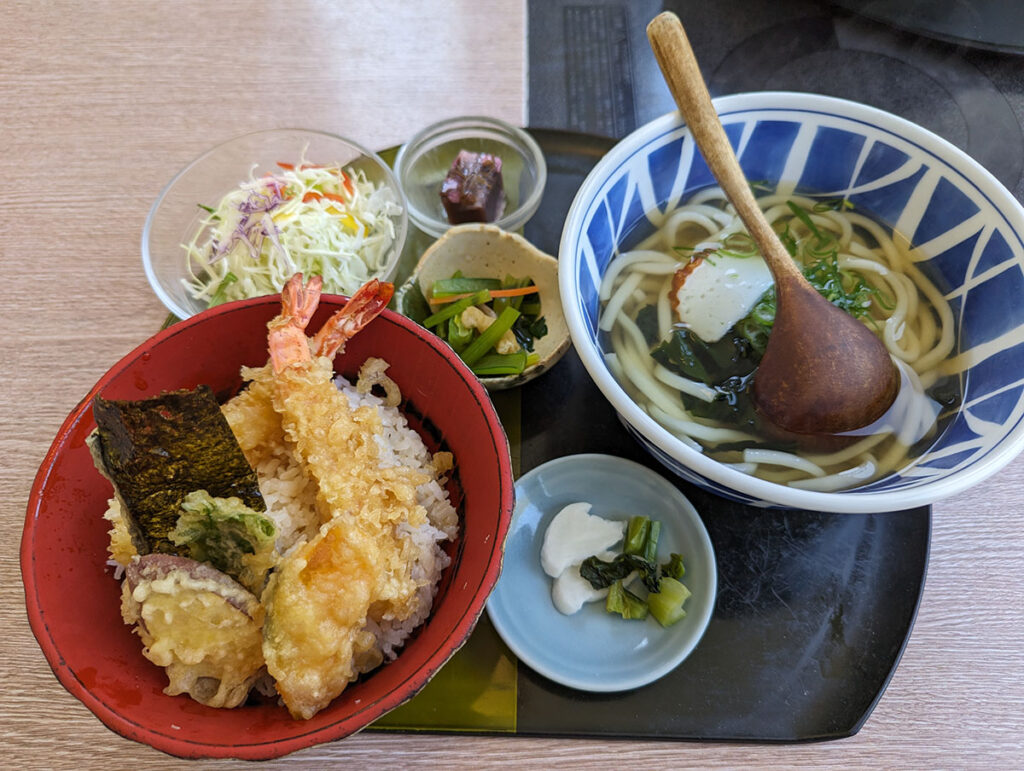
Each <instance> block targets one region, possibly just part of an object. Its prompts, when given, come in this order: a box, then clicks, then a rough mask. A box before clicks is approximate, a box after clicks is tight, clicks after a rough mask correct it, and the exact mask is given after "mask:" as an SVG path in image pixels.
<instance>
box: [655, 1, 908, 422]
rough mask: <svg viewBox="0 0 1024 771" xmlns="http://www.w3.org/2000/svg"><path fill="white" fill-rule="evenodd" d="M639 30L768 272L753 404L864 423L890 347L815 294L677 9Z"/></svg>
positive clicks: (796, 417)
mask: <svg viewBox="0 0 1024 771" xmlns="http://www.w3.org/2000/svg"><path fill="white" fill-rule="evenodd" d="M647 37H648V39H649V40H650V42H651V48H652V49H654V56H655V58H656V59H657V60H658V65H659V66H660V67H661V72H662V74H663V75H664V76H665V81H666V83H668V87H669V90H670V91H671V92H672V96H673V97H674V98H675V100H676V104H677V105H678V106H679V110H680V112H682V114H683V119H684V120H685V121H686V124H687V126H689V128H690V131H691V132H692V134H693V138H694V139H695V140H696V142H697V147H699V148H700V152H701V154H702V155H703V156H704V160H705V161H706V162H707V164H708V167H709V168H710V169H711V172H712V173H713V174H714V175H715V179H717V180H718V184H719V185H721V187H722V189H723V190H724V191H725V194H726V196H728V198H729V200H730V201H731V202H732V204H733V206H735V207H736V212H737V213H738V214H739V216H740V219H741V220H743V224H744V225H746V227H747V230H748V231H749V233H750V235H751V237H752V238H753V239H754V241H755V243H757V245H758V247H759V248H760V250H761V254H762V255H763V256H764V260H765V262H766V263H767V265H768V268H769V269H770V270H771V273H772V277H773V278H774V279H775V292H776V303H777V304H776V313H775V324H774V326H773V328H772V333H771V336H770V337H769V340H768V347H767V349H766V350H765V352H764V357H763V358H762V359H761V364H760V366H759V367H758V369H757V372H756V373H755V375H754V386H753V397H754V404H755V406H756V407H757V409H758V411H759V412H760V413H761V414H762V415H763V416H764V417H765V418H767V419H768V420H769V421H771V422H772V423H774V424H775V425H776V426H778V427H780V428H782V429H784V430H786V431H791V432H794V433H798V434H836V433H842V432H845V431H853V430H855V429H858V428H863V427H864V426H867V425H869V424H871V423H873V422H874V421H875V420H877V419H878V418H880V417H881V416H882V415H883V414H884V413H885V411H886V410H887V409H888V408H889V406H890V405H891V404H892V403H893V401H894V400H895V398H896V394H897V392H898V391H899V386H900V378H899V373H898V372H897V370H896V367H895V365H894V364H893V361H892V358H891V357H890V355H889V352H888V351H887V350H886V348H885V346H884V345H883V344H882V342H881V341H880V340H879V339H878V338H877V337H876V336H875V335H874V334H873V333H872V332H871V330H869V329H868V328H867V327H865V326H864V325H863V324H862V323H861V322H859V321H857V320H856V319H855V318H853V317H852V316H850V315H849V314H847V313H846V312H845V311H843V310H841V309H839V308H837V307H836V306H834V305H832V303H830V302H828V300H826V299H825V298H824V297H822V296H821V295H820V294H818V292H817V291H816V290H815V289H814V287H812V286H811V285H810V284H809V283H808V282H807V279H806V278H804V276H803V274H802V273H801V272H800V269H799V268H798V267H797V265H796V263H795V262H793V259H792V258H791V257H790V255H789V252H787V251H786V247H784V246H783V245H782V242H781V241H780V240H779V238H778V236H777V235H776V233H775V231H774V230H773V229H772V226H771V225H770V224H769V223H768V221H767V220H766V219H765V217H764V215H763V213H762V212H761V209H760V207H759V206H758V205H757V202H756V201H755V200H754V195H753V193H752V192H751V191H750V186H749V184H748V183H747V180H746V178H745V177H744V176H743V171H742V169H741V168H740V164H739V161H738V160H737V159H736V156H735V154H734V153H733V151H732V146H731V145H730V144H729V139H728V137H726V135H725V129H723V128H722V123H721V121H720V120H719V119H718V113H717V112H716V111H715V108H714V105H712V104H711V95H710V94H709V93H708V89H707V86H706V85H705V83H704V79H703V78H702V77H701V74H700V67H699V66H698V65H697V59H696V57H695V56H694V54H693V49H692V48H691V47H690V41H689V40H688V39H687V37H686V32H685V31H684V30H683V25H682V23H681V22H680V21H679V18H678V17H677V16H676V15H675V14H674V13H671V12H669V11H666V12H664V13H661V14H659V15H658V16H656V17H655V18H654V20H653V21H651V23H650V24H648V25H647Z"/></svg>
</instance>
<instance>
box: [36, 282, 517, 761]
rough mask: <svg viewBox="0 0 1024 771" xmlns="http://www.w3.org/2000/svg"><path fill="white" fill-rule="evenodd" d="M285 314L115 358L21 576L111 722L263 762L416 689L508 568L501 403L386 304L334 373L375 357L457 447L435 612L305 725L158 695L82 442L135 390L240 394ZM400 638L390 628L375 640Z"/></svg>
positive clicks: (266, 709) (222, 317)
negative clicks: (109, 408) (103, 410)
mask: <svg viewBox="0 0 1024 771" xmlns="http://www.w3.org/2000/svg"><path fill="white" fill-rule="evenodd" d="M342 304H343V300H342V298H338V297H334V296H330V295H325V296H324V297H323V299H322V301H321V303H320V308H319V310H318V311H317V314H316V316H315V317H314V318H313V320H312V322H311V325H310V327H311V328H312V329H317V328H319V326H320V325H321V324H322V323H323V322H324V321H325V320H326V318H327V317H328V316H329V315H330V314H331V313H333V312H334V311H336V310H337V309H338V308H339V307H341V305H342ZM279 309H280V301H279V299H278V298H276V297H266V298H257V299H253V300H246V301H242V302H239V303H232V304H229V305H225V306H220V307H218V308H215V309H211V310H208V311H204V312H202V313H200V314H198V315H197V316H195V317H193V318H191V319H188V320H187V321H184V322H181V323H179V324H176V325H174V326H172V327H170V328H168V329H166V330H164V331H162V332H160V333H159V334H157V335H156V336H155V337H153V338H152V339H151V340H149V341H147V342H146V343H144V344H143V345H141V346H140V347H139V348H137V349H136V350H135V351H133V352H132V353H130V354H129V355H128V356H126V357H125V358H124V359H122V360H121V361H120V362H119V363H118V364H117V365H115V366H114V367H113V368H112V369H111V370H110V371H109V372H108V373H107V374H106V375H105V376H104V377H103V378H102V379H101V380H100V381H99V382H98V383H97V384H96V386H95V387H94V388H93V389H92V390H91V391H90V393H89V394H88V395H87V396H86V397H85V398H84V399H83V401H82V402H81V403H80V404H79V405H78V407H76V409H75V410H74V411H73V412H72V413H71V415H69V417H68V418H67V420H66V421H65V423H64V425H63V426H62V427H61V429H60V432H59V433H58V435H57V438H56V439H55V441H54V443H53V446H52V447H51V448H50V451H49V452H48V454H47V456H46V458H45V460H44V463H43V465H42V467H41V468H40V471H39V474H38V476H37V478H36V481H35V484H34V486H33V489H32V494H31V497H30V500H29V506H28V514H27V518H26V524H25V530H24V535H23V539H22V550H21V559H22V573H23V577H24V583H25V590H26V607H27V609H28V613H29V620H30V623H31V625H32V628H33V631H34V633H35V635H36V637H37V639H38V641H39V643H40V646H41V647H42V649H43V651H44V653H45V655H46V657H47V660H48V661H49V663H50V665H51V667H52V668H53V670H54V672H55V674H56V675H57V677H58V679H59V680H60V681H61V683H62V684H63V685H64V686H65V687H66V688H67V689H68V690H69V691H70V692H71V693H72V694H73V695H74V696H76V697H77V698H79V699H80V700H81V701H82V702H83V703H84V704H85V705H86V706H87V707H88V708H89V709H90V710H92V711H93V712H94V713H95V714H96V715H97V717H99V718H100V719H101V720H102V721H103V722H104V723H105V724H106V725H108V726H109V727H110V728H112V729H113V730H115V731H117V732H118V733H120V734H122V735H124V736H126V737H128V738H131V739H134V740H136V741H140V742H143V743H146V744H149V745H151V746H154V747H156V748H157V749H160V750H163V751H164V752H168V753H171V754H174V755H179V756H183V757H238V758H247V759H263V758H270V757H275V756H279V755H283V754H286V753H288V752H292V751H294V750H297V749H300V748H303V747H307V746H311V745H313V744H317V743H320V742H323V741H331V740H335V739H339V738H342V737H344V736H346V735H348V734H350V733H352V732H354V731H357V730H359V729H361V728H363V727H365V726H366V725H368V724H370V723H371V722H373V721H374V720H375V719H376V718H378V717H380V716H381V715H383V714H384V713H386V712H387V711H389V710H391V709H393V708H394V707H396V706H398V705H400V704H401V703H403V702H404V701H406V700H408V699H409V698H411V697H412V696H413V695H414V694H415V693H416V692H418V691H419V689H420V688H422V687H423V686H424V685H425V684H426V683H427V681H428V680H429V679H430V677H431V676H432V675H433V674H434V673H435V672H436V671H437V670H438V669H439V668H440V667H441V666H442V665H443V664H444V663H445V661H447V660H448V658H449V657H450V656H451V655H452V654H454V653H455V651H457V650H458V648H459V647H461V645H462V644H463V643H464V642H465V640H466V639H467V638H468V636H469V634H470V632H471V631H472V629H473V627H474V625H475V623H476V621H477V619H478V618H479V615H480V613H481V611H482V609H483V605H484V601H485V600H486V597H487V595H488V594H489V592H490V590H491V588H492V587H493V584H494V582H495V581H496V580H497V577H498V573H499V572H500V568H501V557H502V549H503V546H504V540H505V535H506V532H507V528H508V525H509V521H510V518H511V512H512V504H513V485H512V472H511V461H510V456H509V449H508V443H507V439H506V437H505V435H504V431H503V429H502V427H501V424H500V422H499V421H498V418H497V415H496V413H495V412H494V408H493V406H492V404H491V402H490V400H489V398H488V397H487V394H486V391H485V390H484V388H483V386H482V385H480V383H479V381H478V380H477V379H476V378H475V377H473V375H472V374H471V373H470V372H469V370H468V369H466V368H465V367H464V366H463V365H462V364H461V362H459V361H458V359H457V357H456V356H455V355H454V354H453V353H452V352H451V351H450V349H448V347H447V346H446V345H445V344H444V343H442V342H440V341H439V340H437V338H435V337H434V336H433V335H431V334H429V333H427V332H425V331H424V330H422V329H421V328H420V327H418V326H417V325H415V324H414V323H412V322H410V321H408V320H406V319H404V318H403V317H401V316H399V315H397V314H393V313H391V312H388V311H385V312H384V314H382V315H381V316H380V317H378V318H377V319H375V320H374V321H373V322H371V323H370V324H369V325H368V326H367V327H366V328H365V329H363V330H362V331H361V332H360V333H359V334H358V335H356V336H355V337H354V338H352V340H351V341H349V343H348V345H347V349H346V352H345V353H344V354H341V355H339V356H338V357H337V360H336V362H335V369H336V370H337V371H338V372H339V373H341V374H343V375H345V376H347V377H349V378H352V377H354V375H355V374H356V369H357V368H358V366H359V365H360V364H361V363H362V362H363V360H365V359H366V358H367V357H368V356H378V357H381V358H384V359H385V360H387V361H388V362H389V363H390V365H391V366H390V368H389V369H388V372H387V374H388V375H389V376H390V377H391V378H392V379H393V380H394V381H395V382H396V383H397V384H398V385H399V386H400V388H401V389H402V396H403V402H402V404H401V405H400V407H401V413H402V415H404V417H405V418H406V419H407V420H408V422H409V426H410V427H411V428H412V429H414V430H415V431H416V433H417V434H419V435H420V436H421V437H422V438H423V441H424V444H425V446H426V448H427V449H428V450H429V451H430V452H436V451H438V450H448V451H451V452H452V453H453V455H454V457H455V468H454V470H453V471H452V473H451V475H450V480H449V482H448V484H447V486H446V487H447V492H448V494H449V497H450V499H451V503H452V504H453V505H454V507H455V509H456V511H457V512H458V517H459V522H458V526H459V528H460V534H459V536H458V539H457V540H456V541H455V543H454V544H446V548H445V550H444V553H443V554H442V555H441V559H440V563H445V562H447V561H449V560H450V561H451V564H450V565H449V566H448V567H445V568H443V573H442V575H441V581H440V586H439V589H438V592H437V597H436V599H435V601H434V602H433V606H432V609H431V610H430V612H429V617H428V618H427V620H426V622H425V623H424V624H423V625H422V626H420V627H419V628H418V629H417V630H415V631H414V632H413V634H412V636H411V637H410V639H409V640H408V641H407V642H406V644H405V645H404V647H402V648H401V649H400V651H399V653H398V657H397V658H396V659H395V660H394V661H393V662H391V663H386V664H384V665H383V666H381V667H380V668H378V669H376V670H375V671H373V672H372V673H371V674H369V675H367V676H364V677H363V678H361V679H360V680H358V681H356V682H354V683H352V684H351V685H350V686H349V687H348V688H346V689H345V690H344V691H343V693H342V694H341V696H339V697H338V698H337V699H335V700H334V701H333V702H332V703H331V704H330V705H329V706H328V707H327V708H325V709H323V710H322V711H321V712H319V713H317V714H316V715H315V716H314V717H313V718H311V719H310V720H307V721H301V720H295V719H292V718H291V717H290V716H289V714H288V711H287V710H286V709H285V708H284V707H282V706H278V705H276V704H274V703H271V702H268V703H266V704H260V705H258V706H242V707H238V708H235V709H212V708H209V707H205V706H203V705H201V704H198V703H196V702H194V701H192V700H191V699H189V698H188V697H187V696H173V697H172V696H167V695H165V694H164V693H163V689H164V687H165V686H166V685H167V677H166V675H165V673H164V671H163V670H162V669H161V668H159V667H157V666H155V665H153V664H152V663H150V662H149V661H147V660H146V659H145V658H144V657H143V655H142V652H141V648H140V642H139V639H138V638H137V637H136V636H135V635H134V634H133V633H132V630H131V628H130V627H128V626H126V625H125V624H124V623H123V621H122V619H121V613H120V607H119V605H120V589H119V584H118V582H117V581H116V580H115V579H114V576H113V569H112V568H111V567H110V566H109V565H108V564H107V558H108V555H107V553H106V550H107V545H108V537H107V523H106V522H105V521H104V520H103V518H102V514H103V511H104V509H105V508H106V499H107V497H108V496H109V494H110V487H109V483H107V482H106V480H104V479H103V478H102V477H101V476H100V475H99V473H98V472H97V471H96V470H95V468H94V467H93V464H92V459H91V457H90V454H89V451H88V448H87V447H86V446H85V443H84V440H85V437H86V436H87V435H88V434H89V433H90V432H91V430H92V429H93V427H94V422H93V419H92V412H91V403H92V399H93V397H94V396H96V395H98V394H100V395H103V396H104V397H105V398H112V399H138V398H141V397H143V396H149V395H153V394H156V393H159V392H160V391H162V390H173V389H177V388H194V387H195V386H197V385H199V384H204V383H205V384H208V385H210V386H211V387H212V388H213V390H214V392H215V393H216V394H217V396H218V398H219V399H220V400H222V401H223V399H225V398H227V397H229V396H230V395H232V394H233V393H235V392H237V390H238V389H239V388H240V387H241V385H242V381H241V377H240V374H239V370H240V366H241V365H243V364H245V365H252V366H260V365H262V364H263V363H265V361H266V358H267V352H266V323H267V321H269V320H270V319H271V318H272V317H274V316H275V315H276V314H277V313H278V312H279ZM439 395H443V398H438V396H439ZM370 398H376V397H370ZM410 449H411V451H412V452H413V453H417V452H422V448H416V447H412V448H404V449H403V448H401V447H398V448H397V450H398V452H399V453H400V454H401V453H404V452H407V451H409V450H410ZM281 484H282V487H281V493H282V494H285V495H290V494H292V493H293V491H292V490H289V489H288V481H287V479H282V480H281ZM273 495H274V494H273V492H271V497H273ZM436 567H440V564H438V565H437V566H436ZM426 569H428V570H429V569H431V567H430V566H429V565H428V566H426ZM418 620H419V619H410V620H409V622H408V623H409V624H410V625H414V624H415V622H416V621H418ZM406 631H408V630H407V629H395V630H382V635H381V641H382V645H384V646H386V645H387V644H388V641H389V640H393V639H396V638H397V637H400V636H403V635H404V633H405V632H406Z"/></svg>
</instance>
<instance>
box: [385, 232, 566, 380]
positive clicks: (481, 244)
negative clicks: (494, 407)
mask: <svg viewBox="0 0 1024 771" xmlns="http://www.w3.org/2000/svg"><path fill="white" fill-rule="evenodd" d="M459 270H461V271H462V274H463V275H464V276H468V277H473V278H504V277H505V276H506V275H512V276H516V277H519V278H525V277H527V276H528V277H530V278H532V279H533V281H534V283H536V284H537V286H538V288H539V295H540V304H541V314H542V315H543V317H544V320H545V321H546V323H547V328H548V332H547V334H546V335H544V336H543V337H541V338H538V339H537V340H536V341H535V343H534V352H535V353H536V354H537V356H538V357H539V361H538V362H537V363H536V364H534V365H533V366H531V367H527V368H526V369H525V370H523V371H522V372H521V373H519V374H518V375H504V376H495V377H481V378H480V381H481V382H482V383H483V384H484V385H485V386H486V387H487V389H488V390H490V391H501V390H504V389H506V388H514V387H515V386H520V385H522V384H523V383H525V382H527V381H529V380H532V379H533V378H535V377H537V376H538V375H540V374H541V373H543V372H546V371H547V370H549V369H550V368H551V367H552V366H554V365H555V364H556V363H557V362H558V360H559V359H561V358H562V355H563V354H564V353H565V352H566V351H567V350H568V349H569V328H568V327H567V326H566V323H565V315H564V313H563V312H562V303H561V300H560V299H559V296H558V260H556V259H555V258H554V257H552V256H550V255H548V254H545V253H544V252H542V251H540V250H539V249H538V248H537V247H535V246H534V245H533V244H531V243H530V242H529V241H527V240H526V239H525V238H523V237H522V236H519V235H516V234H514V233H508V232H506V231H504V230H502V229H501V228H499V227H497V226H495V225H482V224H473V225H458V226H457V227H454V228H452V229H451V230H449V231H448V232H447V233H445V234H444V235H443V236H441V238H439V239H438V240H437V241H435V242H434V243H433V244H432V245H431V246H430V247H429V248H428V249H427V250H426V251H425V252H424V253H423V256H422V257H421V258H420V261H419V263H418V264H417V265H416V270H415V271H414V272H413V275H412V276H411V277H410V279H409V280H408V281H407V282H406V283H405V284H404V285H403V286H402V287H401V288H400V289H399V292H398V297H397V298H396V307H397V308H398V309H399V310H400V311H401V312H402V313H404V314H405V315H406V316H409V317H410V318H412V319H413V320H414V321H418V322H421V321H423V319H424V318H426V315H427V314H428V313H429V312H430V311H429V310H428V309H427V308H426V304H425V302H424V300H423V298H425V297H428V296H429V292H430V287H431V286H432V285H433V283H434V282H435V281H437V280H439V279H445V278H451V276H452V275H453V274H454V273H455V272H456V271H459Z"/></svg>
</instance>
